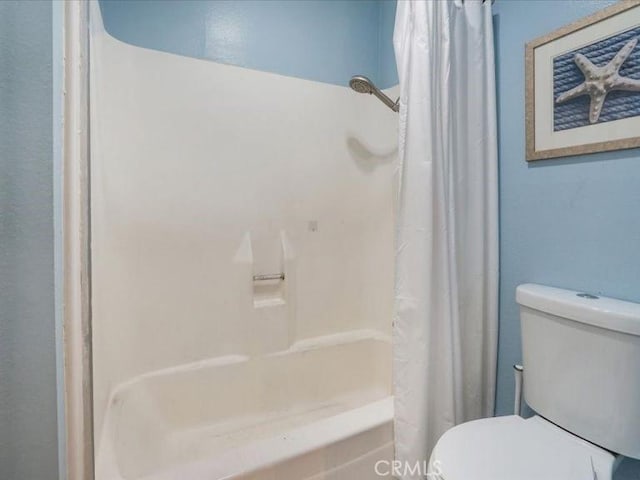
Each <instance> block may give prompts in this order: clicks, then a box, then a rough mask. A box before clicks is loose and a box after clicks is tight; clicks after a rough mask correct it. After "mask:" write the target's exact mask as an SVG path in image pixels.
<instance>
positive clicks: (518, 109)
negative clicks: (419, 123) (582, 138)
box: [494, 0, 640, 479]
mask: <svg viewBox="0 0 640 480" xmlns="http://www.w3.org/2000/svg"><path fill="white" fill-rule="evenodd" d="M612 3H614V2H613V1H582V0H573V1H571V0H565V1H558V0H555V1H543V0H537V1H529V2H522V1H513V0H499V1H498V2H497V3H496V5H495V6H494V13H495V15H496V17H495V19H496V26H497V31H496V45H497V52H496V53H497V63H498V102H499V106H498V110H499V134H500V140H499V154H500V248H501V257H500V276H501V278H500V297H501V298H500V354H499V368H498V394H497V408H496V411H497V413H498V414H508V413H511V411H512V408H513V392H514V388H513V373H512V368H511V366H512V365H513V364H514V363H519V362H520V361H521V348H520V324H519V318H518V307H517V305H516V302H515V288H516V286H517V285H518V284H521V283H525V282H535V283H542V284H545V285H552V286H557V287H565V288H571V289H575V290H584V291H587V292H593V293H598V294H602V295H607V296H611V297H617V298H622V299H626V300H632V301H636V302H640V151H638V150H627V151H617V152H611V153H602V154H596V155H586V156H580V157H572V158H563V159H558V160H547V161H538V162H532V163H527V162H526V161H525V156H524V152H525V133H524V118H525V116H524V115H525V112H524V84H525V82H524V45H525V42H527V41H529V40H532V39H534V38H536V37H538V36H540V35H543V34H545V33H548V32H550V31H552V30H554V29H556V28H558V27H561V26H563V25H566V24H567V23H570V22H572V21H574V20H577V19H579V18H581V17H583V16H586V15H588V14H590V13H593V12H594V11H596V10H599V9H601V8H604V7H605V6H607V5H610V4H612ZM612 408H615V406H612ZM628 468H631V467H628ZM638 472H640V470H638ZM633 478H636V479H637V478H640V474H639V473H636V474H635V476H634V477H633Z"/></svg>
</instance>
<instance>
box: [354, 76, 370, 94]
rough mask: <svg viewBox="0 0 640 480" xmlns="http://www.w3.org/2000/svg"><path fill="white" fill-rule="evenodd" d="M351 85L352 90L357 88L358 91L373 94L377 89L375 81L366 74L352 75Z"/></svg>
mask: <svg viewBox="0 0 640 480" xmlns="http://www.w3.org/2000/svg"><path fill="white" fill-rule="evenodd" d="M349 86H350V87H351V89H352V90H355V91H356V92H358V93H369V94H371V93H373V91H374V90H375V89H376V86H375V85H374V84H373V82H372V81H371V80H369V79H368V78H367V77H365V76H364V75H354V76H353V77H351V80H349Z"/></svg>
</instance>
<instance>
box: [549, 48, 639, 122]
mask: <svg viewBox="0 0 640 480" xmlns="http://www.w3.org/2000/svg"><path fill="white" fill-rule="evenodd" d="M637 43H638V39H637V38H634V39H632V40H630V41H629V42H627V44H626V45H625V46H624V47H622V49H621V50H620V51H619V52H618V53H616V56H615V57H613V60H611V61H610V62H609V63H608V64H607V65H605V66H604V67H598V66H597V65H594V64H593V63H591V61H590V60H589V59H588V58H587V57H585V56H584V55H582V54H581V53H576V55H575V57H574V58H573V61H574V62H576V65H577V66H578V68H579V69H580V70H581V71H582V73H583V74H584V82H582V83H581V84H580V85H578V86H577V87H574V88H572V89H571V90H568V91H566V92H564V93H563V94H562V95H559V96H558V98H556V103H563V102H566V101H567V100H571V99H573V98H576V97H580V96H582V95H589V96H590V97H591V106H590V108H589V123H596V122H597V121H598V118H600V112H602V105H604V101H605V99H606V98H607V94H608V93H609V92H612V91H614V90H624V91H627V92H640V80H635V79H633V78H627V77H622V76H621V75H620V74H619V73H618V71H619V70H620V67H621V66H622V64H623V63H624V62H625V60H626V59H627V57H629V55H630V54H631V52H632V51H633V49H634V48H635V46H636V45H637Z"/></svg>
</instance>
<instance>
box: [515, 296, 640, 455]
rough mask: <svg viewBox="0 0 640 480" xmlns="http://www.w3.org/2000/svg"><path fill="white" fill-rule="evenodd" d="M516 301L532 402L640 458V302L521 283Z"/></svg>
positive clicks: (581, 432)
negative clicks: (518, 308) (518, 305)
mask: <svg viewBox="0 0 640 480" xmlns="http://www.w3.org/2000/svg"><path fill="white" fill-rule="evenodd" d="M516 299H517V302H518V303H519V304H520V320H521V325H522V354H523V365H524V397H525V400H526V402H527V404H529V406H530V407H531V408H533V409H534V410H535V411H536V413H538V414H539V415H540V416H542V417H544V418H546V419H547V420H550V421H551V422H553V423H555V424H556V425H559V426H560V427H562V428H564V429H565V430H568V431H570V432H571V433H573V434H575V435H577V436H579V437H582V438H584V439H586V440H589V441H590V442H592V443H595V444H597V445H599V446H601V447H603V448H606V449H608V450H611V451H613V452H615V453H619V454H622V455H626V456H628V457H633V458H640V304H636V303H631V302H624V301H622V300H615V299H612V298H605V297H595V296H592V295H586V294H583V293H580V292H574V291H571V290H563V289H559V288H552V287H546V286H542V285H534V284H526V285H520V286H519V287H518V288H517V291H516Z"/></svg>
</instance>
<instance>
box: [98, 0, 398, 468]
mask: <svg viewBox="0 0 640 480" xmlns="http://www.w3.org/2000/svg"><path fill="white" fill-rule="evenodd" d="M91 15H92V33H91V72H90V74H91V100H90V101H91V162H92V163H91V197H92V198H91V241H92V258H91V261H92V272H91V275H92V335H93V341H92V350H93V404H94V412H93V413H94V445H95V471H96V480H186V479H188V480H216V479H243V480H249V479H254V480H276V479H277V480H320V479H323V480H347V479H348V480H352V479H358V480H369V479H375V478H377V476H376V475H375V472H374V464H375V462H376V461H378V460H390V459H391V458H392V457H393V446H392V417H393V411H392V410H393V404H392V399H391V397H390V395H391V371H390V369H391V346H390V335H391V317H392V295H393V294H392V292H393V275H394V274H393V199H394V180H393V179H394V172H395V164H394V163H395V160H396V159H397V140H396V134H397V131H396V123H397V115H396V114H395V113H394V112H393V111H392V110H391V109H387V108H385V107H384V105H381V104H380V103H378V102H371V99H370V98H368V95H357V94H355V93H354V92H353V91H352V90H351V89H349V88H348V87H347V86H337V85H329V84H325V83H319V82H312V81H307V80H302V79H298V78H292V77H285V76H280V75H275V74H270V73H265V72H258V71H253V70H249V69H244V68H239V67H233V66H229V65H222V64H217V63H214V62H208V61H204V60H199V59H194V58H187V57H182V56H179V55H172V54H168V53H164V52H158V51H154V50H147V49H144V48H139V47H134V46H131V45H127V44H125V43H122V42H120V41H118V40H116V39H115V38H113V37H111V36H110V35H108V34H107V33H106V32H105V31H104V30H103V28H102V26H101V25H100V22H99V21H98V20H99V12H95V11H92V12H91ZM363 82H364V80H363ZM365 83H366V82H365ZM365 83H362V84H361V85H360V87H361V88H360V90H362V89H363V88H364V86H367V85H365ZM367 87H368V88H370V89H372V88H373V87H370V86H367ZM371 91H373V90H371ZM366 93H369V91H368V90H367V92H366ZM378 93H379V95H378V96H379V97H380V98H384V97H383V96H382V94H381V93H380V92H378ZM389 93H390V95H392V96H393V97H395V95H393V92H389ZM385 103H388V104H389V106H391V107H393V105H392V104H393V102H391V101H388V102H385Z"/></svg>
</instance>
